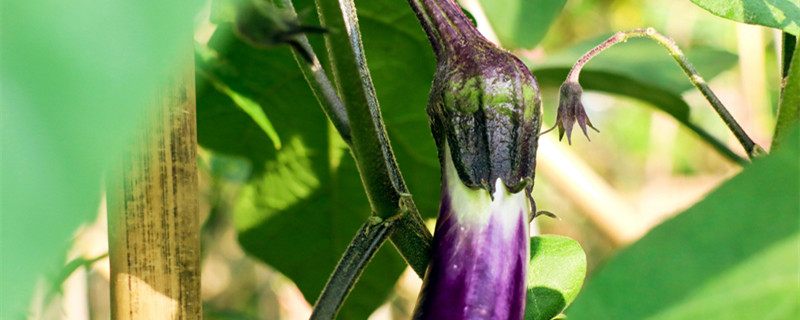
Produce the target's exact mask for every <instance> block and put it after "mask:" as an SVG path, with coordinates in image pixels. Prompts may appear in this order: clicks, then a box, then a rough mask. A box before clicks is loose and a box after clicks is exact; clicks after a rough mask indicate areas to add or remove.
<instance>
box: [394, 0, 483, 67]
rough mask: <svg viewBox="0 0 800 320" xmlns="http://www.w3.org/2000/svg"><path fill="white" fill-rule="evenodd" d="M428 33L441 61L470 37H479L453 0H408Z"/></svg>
mask: <svg viewBox="0 0 800 320" xmlns="http://www.w3.org/2000/svg"><path fill="white" fill-rule="evenodd" d="M408 3H409V4H410V5H411V8H412V9H413V10H414V13H415V14H416V15H417V19H419V21H420V23H422V28H423V29H424V30H425V33H426V34H427V35H428V40H430V42H431V46H433V51H434V52H435V53H436V58H437V59H438V60H439V61H442V59H444V58H445V57H446V56H447V54H448V53H453V51H454V50H455V49H456V47H459V46H463V45H466V44H467V42H468V40H469V39H470V38H474V37H481V35H480V33H479V32H478V31H477V30H476V29H475V27H474V26H473V25H472V22H471V21H470V20H469V18H467V16H466V15H465V14H464V12H462V11H461V7H459V6H458V4H456V3H455V2H454V1H453V0H408Z"/></svg>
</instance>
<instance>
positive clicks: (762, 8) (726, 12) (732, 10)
mask: <svg viewBox="0 0 800 320" xmlns="http://www.w3.org/2000/svg"><path fill="white" fill-rule="evenodd" d="M692 2H694V4H696V5H698V6H700V7H701V8H703V9H706V10H708V12H711V13H713V14H715V15H717V16H720V17H723V18H726V19H729V20H733V21H736V22H743V23H749V24H758V25H762V26H765V27H771V28H778V29H782V30H783V31H786V32H788V33H791V34H793V35H796V36H797V35H800V0H737V1H730V0H692Z"/></svg>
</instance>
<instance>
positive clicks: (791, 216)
mask: <svg viewBox="0 0 800 320" xmlns="http://www.w3.org/2000/svg"><path fill="white" fill-rule="evenodd" d="M787 140H788V141H787V144H786V146H787V148H785V149H783V150H779V151H778V152H775V153H774V154H772V155H770V156H768V157H766V158H764V159H757V160H756V161H755V163H753V164H752V165H751V166H748V167H746V168H745V169H744V171H743V172H742V173H740V174H739V175H738V176H736V177H734V178H732V179H731V180H729V181H728V182H726V183H724V184H723V185H722V186H721V187H720V188H718V189H717V190H715V191H713V192H712V193H711V194H709V195H708V197H707V198H706V199H704V200H703V201H701V202H699V203H697V204H696V205H695V206H693V207H692V208H690V209H689V210H687V211H686V212H684V213H682V214H680V215H678V216H676V217H675V218H673V219H671V220H668V221H666V222H665V223H663V224H661V225H660V226H658V227H656V228H655V229H653V230H651V231H650V232H649V233H648V234H647V235H646V236H645V237H644V238H642V239H641V240H640V241H638V242H636V243H635V244H633V245H632V246H630V247H629V248H627V249H624V250H623V251H622V252H620V253H619V254H618V255H617V256H616V257H615V258H613V259H612V260H611V261H610V262H609V263H608V264H607V265H606V266H605V267H603V268H602V269H601V270H599V271H597V273H595V274H594V275H592V279H591V280H590V281H589V282H588V284H587V285H586V287H585V288H584V290H583V291H582V292H581V294H580V296H579V297H578V299H577V300H576V301H575V303H574V304H573V306H572V307H571V308H570V309H569V310H567V316H569V319H599V320H602V319H711V320H713V319H720V320H722V319H797V318H798V317H800V291H798V290H797V283H798V282H799V281H800V268H799V267H798V264H797V261H800V241H798V240H800V238H798V236H800V221H799V218H800V216H798V212H800V198H798V197H797V195H798V194H800V167H798V165H797V163H798V159H800V130H798V128H797V127H795V128H794V130H793V131H792V132H791V134H790V136H789V137H788V139H787ZM790 146H791V147H790Z"/></svg>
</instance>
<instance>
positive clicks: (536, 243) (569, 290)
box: [525, 235, 586, 320]
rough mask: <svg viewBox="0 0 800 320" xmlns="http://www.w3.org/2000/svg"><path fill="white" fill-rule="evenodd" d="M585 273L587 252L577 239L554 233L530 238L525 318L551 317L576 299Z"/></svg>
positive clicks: (548, 318) (538, 319)
mask: <svg viewBox="0 0 800 320" xmlns="http://www.w3.org/2000/svg"><path fill="white" fill-rule="evenodd" d="M585 275H586V254H585V253H584V252H583V248H581V245H580V244H578V242H577V241H575V240H573V239H570V238H567V237H563V236H556V235H541V236H536V237H533V238H531V263H530V266H529V267H528V298H527V304H526V305H525V319H526V320H550V319H553V318H554V317H556V316H558V315H559V314H561V312H563V311H564V309H566V307H567V306H569V304H570V303H572V301H573V300H575V297H576V296H577V295H578V291H580V289H581V285H582V284H583V278H584V276H585Z"/></svg>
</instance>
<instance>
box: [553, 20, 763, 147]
mask: <svg viewBox="0 0 800 320" xmlns="http://www.w3.org/2000/svg"><path fill="white" fill-rule="evenodd" d="M630 38H650V39H653V40H655V41H656V42H658V44H660V45H661V46H662V47H664V48H665V49H666V50H667V52H669V54H670V55H671V56H672V58H673V59H675V61H676V62H677V63H678V65H680V67H681V69H683V72H685V73H686V75H688V76H689V80H690V81H691V82H692V84H693V85H694V86H695V87H696V88H697V89H698V90H700V92H701V93H702V94H703V96H704V97H705V98H706V100H707V101H708V102H709V103H710V104H711V107H712V108H714V111H716V112H717V114H718V115H719V116H720V117H721V118H722V121H723V122H725V125H727V126H728V129H729V130H730V131H731V132H732V133H733V135H734V136H736V139H737V140H739V143H740V144H741V145H742V147H743V148H744V150H745V152H746V153H747V156H748V157H749V158H750V159H753V158H755V157H758V156H761V155H764V154H766V152H765V151H764V149H762V148H761V147H760V146H759V145H758V144H756V143H755V142H753V140H752V139H750V137H749V136H748V135H747V133H746V132H745V131H744V129H742V127H741V126H740V125H739V123H738V122H736V119H734V118H733V116H732V115H731V114H730V112H728V109H726V108H725V106H724V105H723V104H722V102H721V101H720V100H719V98H717V96H716V95H715V94H714V92H713V91H711V88H709V87H708V84H707V83H706V81H705V80H703V77H701V76H700V74H699V73H697V70H695V68H694V66H692V64H691V63H690V62H689V60H688V59H687V58H686V55H684V54H683V51H681V49H680V48H678V46H677V45H676V44H675V41H673V40H672V39H670V38H669V37H666V36H664V35H662V34H660V33H658V32H656V30H655V29H653V28H647V29H635V30H630V31H620V32H617V33H616V34H614V35H613V36H611V38H609V39H608V40H606V41H604V42H603V43H601V44H599V45H598V46H596V47H594V49H592V50H591V51H589V52H587V53H586V54H585V55H583V56H582V57H581V58H580V59H578V62H576V63H575V65H574V66H573V67H572V70H570V72H569V74H568V75H567V81H574V82H578V77H579V76H580V71H581V69H582V68H583V66H584V65H585V64H586V63H587V62H589V60H591V59H592V58H593V57H594V56H596V55H597V54H599V53H600V52H603V51H604V50H606V49H608V48H610V47H612V46H613V45H615V44H617V43H620V42H625V41H627V40H628V39H630Z"/></svg>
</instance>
